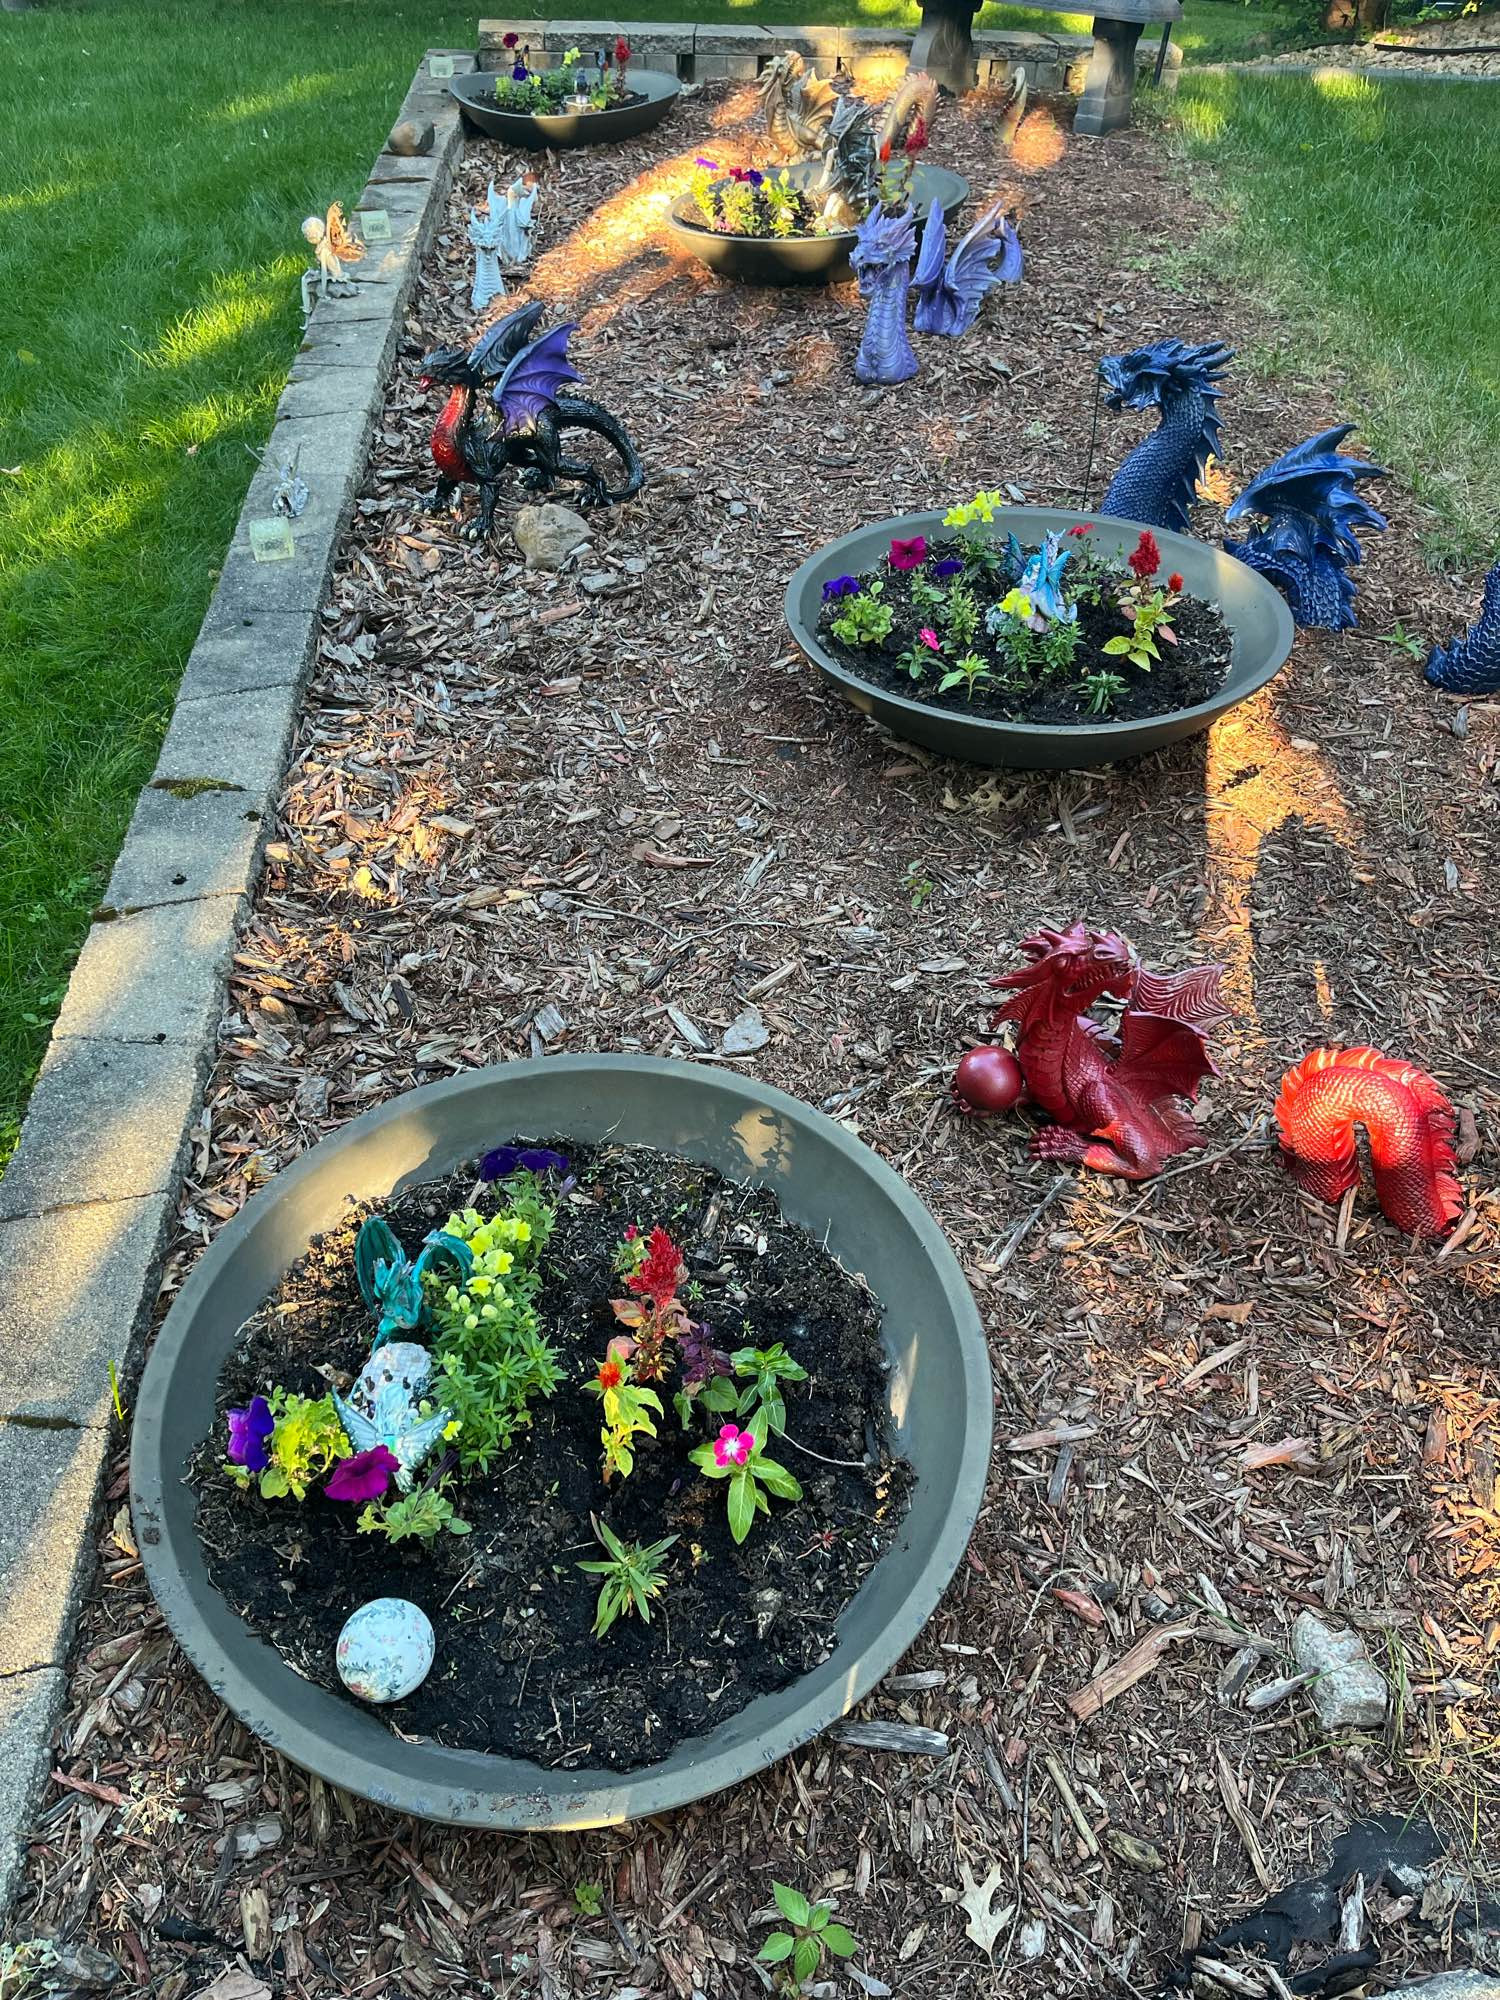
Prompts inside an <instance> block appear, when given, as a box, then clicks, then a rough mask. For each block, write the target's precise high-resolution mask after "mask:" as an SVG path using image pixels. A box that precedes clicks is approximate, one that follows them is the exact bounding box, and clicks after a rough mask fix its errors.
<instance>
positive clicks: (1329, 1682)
mask: <svg viewBox="0 0 1500 2000" xmlns="http://www.w3.org/2000/svg"><path fill="white" fill-rule="evenodd" d="M1292 1653H1293V1655H1294V1657H1295V1659H1296V1661H1297V1665H1298V1666H1299V1667H1300V1668H1301V1669H1302V1671H1303V1672H1304V1673H1311V1674H1316V1675H1317V1679H1316V1680H1314V1681H1311V1682H1309V1684H1308V1690H1307V1691H1308V1694H1309V1695H1310V1697H1311V1698H1312V1705H1313V1707H1314V1708H1315V1709H1316V1710H1317V1712H1318V1720H1319V1722H1321V1723H1322V1725H1323V1727H1324V1728H1325V1729H1326V1730H1329V1731H1333V1730H1335V1729H1370V1728H1374V1727H1375V1725H1376V1724H1378V1723H1381V1722H1384V1721H1385V1712H1386V1709H1387V1707H1388V1705H1389V1703H1390V1698H1391V1691H1390V1687H1389V1685H1388V1684H1387V1682H1386V1678H1385V1675H1384V1674H1383V1673H1381V1671H1380V1669H1379V1668H1378V1667H1377V1666H1375V1665H1373V1664H1372V1662H1371V1661H1370V1659H1369V1657H1368V1655H1367V1654H1366V1652H1365V1642H1364V1640H1363V1639H1361V1638H1360V1636H1359V1634H1358V1633H1357V1632H1335V1631H1334V1629H1333V1628H1332V1626H1330V1625H1325V1624H1324V1623H1323V1621H1322V1619H1321V1618H1319V1617H1318V1616H1317V1614H1316V1613H1315V1612H1312V1611H1304V1612H1302V1613H1301V1614H1300V1616H1299V1617H1298V1619H1297V1622H1296V1623H1295V1624H1294V1625H1293V1627H1292Z"/></svg>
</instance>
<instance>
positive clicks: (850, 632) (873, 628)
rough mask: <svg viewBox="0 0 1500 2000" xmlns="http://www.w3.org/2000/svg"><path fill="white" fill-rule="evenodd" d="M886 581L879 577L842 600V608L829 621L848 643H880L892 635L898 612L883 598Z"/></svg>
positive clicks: (851, 644)
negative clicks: (880, 580) (835, 616)
mask: <svg viewBox="0 0 1500 2000" xmlns="http://www.w3.org/2000/svg"><path fill="white" fill-rule="evenodd" d="M884 589H885V585H884V584H883V583H881V582H879V581H878V580H877V581H876V582H874V583H871V584H867V585H866V586H865V588H864V589H863V590H862V591H860V592H859V593H858V595H857V596H853V597H845V598H843V599H841V600H840V602H841V604H842V607H843V608H842V609H841V610H840V612H839V615H838V616H837V618H834V619H832V620H831V621H830V623H829V628H828V629H829V630H830V631H831V632H832V633H833V636H834V637H835V638H836V639H842V640H843V642H844V644H845V645H846V646H878V645H880V644H881V642H882V641H883V640H885V639H887V638H889V637H890V631H891V627H892V626H893V625H894V624H895V622H896V614H895V612H894V611H893V610H892V609H891V607H890V605H888V604H886V603H884V602H883V601H882V595H881V594H882V592H883V591H884Z"/></svg>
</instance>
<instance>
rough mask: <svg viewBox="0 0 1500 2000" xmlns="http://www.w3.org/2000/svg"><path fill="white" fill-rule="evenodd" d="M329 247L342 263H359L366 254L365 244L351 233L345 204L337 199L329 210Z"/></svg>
mask: <svg viewBox="0 0 1500 2000" xmlns="http://www.w3.org/2000/svg"><path fill="white" fill-rule="evenodd" d="M327 229H328V247H329V249H330V250H331V251H332V252H333V254H334V256H335V257H337V258H338V260H339V262H340V263H341V264H357V263H358V262H359V260H360V259H361V258H362V257H363V256H364V254H365V246H364V244H363V243H361V242H360V240H359V238H358V237H357V236H352V235H351V234H350V233H349V225H348V224H347V223H346V222H345V220H344V205H343V203H342V202H338V201H336V202H335V203H334V204H333V206H332V207H331V208H330V209H329V211H328V218H327Z"/></svg>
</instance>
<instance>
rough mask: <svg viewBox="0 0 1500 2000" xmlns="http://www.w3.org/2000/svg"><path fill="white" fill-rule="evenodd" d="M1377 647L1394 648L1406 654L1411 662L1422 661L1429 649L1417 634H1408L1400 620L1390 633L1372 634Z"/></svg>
mask: <svg viewBox="0 0 1500 2000" xmlns="http://www.w3.org/2000/svg"><path fill="white" fill-rule="evenodd" d="M1371 636H1372V637H1373V639H1374V641H1375V643H1376V645H1377V646H1394V647H1395V648H1396V650H1397V652H1399V653H1405V655H1406V657H1407V658H1408V659H1409V660H1420V659H1421V658H1422V656H1423V654H1424V653H1425V652H1426V650H1427V648H1426V647H1425V646H1424V645H1423V644H1422V641H1421V640H1420V639H1419V638H1418V637H1417V635H1416V633H1415V632H1408V631H1407V629H1406V627H1405V626H1404V625H1403V624H1402V623H1401V620H1400V619H1399V618H1398V619H1397V620H1396V622H1395V624H1394V625H1393V626H1392V627H1391V629H1390V631H1389V632H1375V633H1372V634H1371Z"/></svg>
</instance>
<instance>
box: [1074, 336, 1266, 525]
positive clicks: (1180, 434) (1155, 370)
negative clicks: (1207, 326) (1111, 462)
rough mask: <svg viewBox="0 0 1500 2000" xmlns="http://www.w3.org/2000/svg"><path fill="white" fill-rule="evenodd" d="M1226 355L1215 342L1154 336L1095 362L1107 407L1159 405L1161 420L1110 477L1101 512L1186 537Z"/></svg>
mask: <svg viewBox="0 0 1500 2000" xmlns="http://www.w3.org/2000/svg"><path fill="white" fill-rule="evenodd" d="M1233 359H1234V349H1233V348H1232V347H1226V346H1225V345H1224V343H1223V342H1222V341H1218V340H1215V341H1209V342H1207V343H1206V344H1205V345H1204V346H1201V347H1190V346H1188V345H1186V344H1185V343H1184V342H1183V341H1180V340H1158V341H1155V342H1153V344H1152V345H1151V346H1149V347H1137V348H1133V349H1132V350H1131V352H1130V353H1129V354H1112V355H1110V356H1108V357H1107V358H1106V359H1105V360H1103V361H1101V362H1100V364H1099V373H1100V375H1101V376H1102V377H1103V380H1104V385H1105V388H1106V391H1107V394H1106V396H1105V401H1106V402H1107V403H1108V404H1109V406H1110V408H1111V409H1112V410H1120V409H1127V410H1149V409H1160V411H1161V422H1160V423H1159V424H1158V425H1157V427H1156V429H1155V431H1153V432H1152V434H1151V436H1150V437H1148V438H1147V439H1146V440H1145V442H1144V443H1142V444H1138V445H1137V446H1136V448H1135V450H1134V451H1133V452H1132V453H1131V454H1130V456H1129V458H1127V459H1126V461H1125V463H1124V464H1123V465H1122V466H1121V467H1120V469H1119V471H1118V472H1117V473H1116V474H1115V476H1114V478H1113V479H1112V480H1111V481H1110V484H1109V491H1108V492H1107V493H1106V494H1105V496H1104V498H1103V500H1101V501H1100V503H1099V511H1100V513H1101V514H1118V515H1120V516H1121V518H1122V519H1124V520H1127V521H1139V522H1140V524H1141V525H1142V527H1146V528H1169V529H1171V530H1173V531H1174V532H1175V533H1177V534H1186V533H1187V527H1188V509H1189V508H1190V507H1191V506H1192V504H1193V498H1194V495H1195V493H1196V491H1197V487H1198V481H1199V479H1201V478H1202V476H1203V470H1204V467H1205V466H1206V465H1207V463H1208V460H1209V457H1210V455H1212V454H1216V453H1217V452H1218V449H1219V415H1218V410H1217V409H1216V407H1215V405H1216V404H1217V402H1218V398H1219V394H1220V391H1219V387H1218V380H1219V377H1220V375H1222V373H1223V372H1224V370H1225V368H1226V367H1227V366H1228V365H1229V363H1230V362H1231V361H1232V360H1233Z"/></svg>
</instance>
